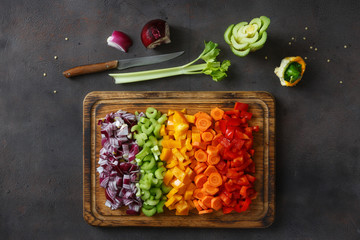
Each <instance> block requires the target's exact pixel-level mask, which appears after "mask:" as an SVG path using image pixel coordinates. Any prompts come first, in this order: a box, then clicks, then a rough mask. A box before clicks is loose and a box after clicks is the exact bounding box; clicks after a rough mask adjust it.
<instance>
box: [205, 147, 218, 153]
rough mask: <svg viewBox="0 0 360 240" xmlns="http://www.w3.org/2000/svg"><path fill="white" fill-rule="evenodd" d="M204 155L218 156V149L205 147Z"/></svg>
mask: <svg viewBox="0 0 360 240" xmlns="http://www.w3.org/2000/svg"><path fill="white" fill-rule="evenodd" d="M206 153H207V154H209V155H218V154H219V149H218V148H217V147H216V146H211V145H210V146H207V148H206Z"/></svg>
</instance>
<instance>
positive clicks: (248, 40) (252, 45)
mask: <svg viewBox="0 0 360 240" xmlns="http://www.w3.org/2000/svg"><path fill="white" fill-rule="evenodd" d="M269 24H270V19H269V18H268V17H265V16H261V17H260V18H254V19H252V20H251V22H250V23H247V22H240V23H238V24H236V25H235V24H231V25H230V26H229V27H228V28H227V29H226V31H225V33H224V39H225V41H226V43H227V44H229V46H230V48H231V50H232V52H233V53H234V54H235V55H237V56H239V57H245V56H246V55H248V54H249V52H254V51H256V50H259V49H261V48H262V47H263V46H264V44H265V42H266V39H267V33H266V29H267V28H268V27H269Z"/></svg>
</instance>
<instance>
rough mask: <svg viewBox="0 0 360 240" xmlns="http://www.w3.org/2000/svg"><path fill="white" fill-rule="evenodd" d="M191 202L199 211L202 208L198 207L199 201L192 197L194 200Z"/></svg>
mask: <svg viewBox="0 0 360 240" xmlns="http://www.w3.org/2000/svg"><path fill="white" fill-rule="evenodd" d="M193 203H194V205H195V208H196V209H197V210H198V211H199V212H200V211H202V210H203V209H202V207H200V205H199V202H198V200H197V199H194V200H193Z"/></svg>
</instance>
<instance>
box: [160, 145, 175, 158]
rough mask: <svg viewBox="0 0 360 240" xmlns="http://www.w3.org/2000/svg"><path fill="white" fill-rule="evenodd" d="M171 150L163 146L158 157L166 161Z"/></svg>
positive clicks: (169, 156)
mask: <svg viewBox="0 0 360 240" xmlns="http://www.w3.org/2000/svg"><path fill="white" fill-rule="evenodd" d="M171 154H172V151H171V150H170V148H163V149H162V151H161V154H160V159H161V160H162V161H167V160H169V159H170V158H171Z"/></svg>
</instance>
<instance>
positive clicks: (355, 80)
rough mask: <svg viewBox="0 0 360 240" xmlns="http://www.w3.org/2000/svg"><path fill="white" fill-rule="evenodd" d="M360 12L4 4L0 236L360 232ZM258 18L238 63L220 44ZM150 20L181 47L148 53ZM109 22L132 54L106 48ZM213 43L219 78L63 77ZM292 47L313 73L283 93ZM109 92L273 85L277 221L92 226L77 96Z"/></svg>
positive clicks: (188, 56) (313, 6)
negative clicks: (144, 38) (222, 73)
mask: <svg viewBox="0 0 360 240" xmlns="http://www.w3.org/2000/svg"><path fill="white" fill-rule="evenodd" d="M359 6H360V2H359V1H358V0H353V1H335V0H334V1H329V0H328V1H235V0H234V1H229V0H222V1H220V0H219V1H209V0H207V1H190V0H189V1H161V0H160V1H115V0H113V1H110V0H109V1H105V0H104V1H85V0H81V1H80V0H79V1H75V0H73V1H71V0H67V1H65V0H64V1H45V0H37V1H25V0H24V1H20V0H15V1H14V0H13V1H10V0H2V1H1V3H0V76H1V77H0V112H1V113H0V122H1V125H2V126H1V128H0V143H1V144H0V164H1V167H0V202H1V204H0V236H1V237H0V238H1V239H105V238H106V239H121V238H126V239H141V238H144V239H145V238H146V239H162V238H164V239H165V238H166V239H240V238H241V239H360V177H359V175H360V164H359V162H360V161H359V153H360V152H359V145H360V137H359V133H360V131H359V122H360V111H359V106H360V97H359V93H360V91H359V90H360V84H359V75H360V71H359V69H360V65H359V61H358V60H359V58H358V55H359V39H360V31H359V26H360V17H359V16H360V14H359V12H360V7H359ZM261 15H265V16H268V17H269V18H270V19H271V24H270V26H269V29H268V36H269V38H268V41H267V42H266V44H265V46H264V48H263V49H261V50H259V51H257V52H255V53H251V54H250V55H248V56H247V57H245V58H239V57H236V56H235V55H233V54H232V53H231V51H230V49H229V47H228V46H227V44H226V43H225V41H224V40H223V33H224V31H225V29H226V28H227V26H228V25H230V24H232V23H237V22H240V21H250V20H251V19H252V18H254V17H259V16H261ZM155 18H162V19H164V20H167V21H168V23H169V24H170V28H171V38H172V43H171V44H169V45H164V46H160V47H158V48H156V49H154V50H146V49H145V48H144V47H143V45H142V44H141V41H140V37H139V35H140V31H141V28H142V26H143V25H144V24H145V23H146V22H147V21H149V20H151V19H155ZM305 27H308V30H305ZM113 30H121V31H124V32H126V33H127V34H128V35H129V36H130V37H131V38H132V39H133V42H134V44H133V46H132V47H131V48H130V50H129V52H128V53H126V54H125V53H122V52H120V51H118V50H116V49H114V48H111V47H108V46H107V44H106V38H107V37H108V36H110V35H111V33H112V31H113ZM292 37H294V38H295V40H292ZM303 37H306V40H303ZM65 38H68V40H67V41H66V40H65ZM204 40H206V41H208V40H212V41H214V42H217V43H219V45H220V48H221V49H222V52H221V55H220V59H229V60H231V62H232V66H231V68H230V71H229V76H228V78H227V79H225V80H224V81H222V82H219V83H216V82H214V81H212V80H211V78H210V77H209V76H205V75H204V76H202V75H196V76H179V77H172V78H167V79H159V80H153V81H148V82H140V83H135V84H127V85H115V84H114V83H113V79H112V78H111V77H109V76H108V75H107V74H106V73H99V74H93V75H88V76H83V77H78V78H76V79H75V78H74V79H72V80H69V79H66V78H64V77H63V76H62V72H63V71H64V70H66V69H68V68H71V67H74V66H77V65H82V64H89V63H96V62H101V61H108V60H113V59H118V58H120V59H125V58H131V57H135V56H149V55H155V54H160V53H168V52H174V51H178V50H185V54H184V55H182V56H181V57H178V58H177V59H173V60H171V61H168V62H165V63H161V64H157V65H155V66H154V65H153V66H146V67H139V68H136V69H132V70H129V71H135V70H143V69H154V68H162V67H170V66H177V65H181V64H185V63H187V62H189V61H190V60H192V59H195V58H196V57H197V56H198V55H199V54H200V52H201V51H202V49H203V41H204ZM289 42H291V43H292V44H291V45H289ZM345 45H346V46H347V48H345V47H344V46H345ZM310 46H313V49H312V50H311V49H310ZM315 47H316V48H317V49H318V50H317V51H315V50H314V48H315ZM292 55H300V56H302V57H307V60H306V62H307V69H306V72H305V75H304V78H303V80H302V81H301V82H300V83H299V84H298V86H296V87H295V88H285V87H282V86H281V85H280V82H279V80H278V78H277V77H276V76H275V74H274V73H273V71H274V68H275V67H276V66H278V65H279V64H280V61H281V59H282V58H284V57H286V56H292ZM54 56H58V59H54ZM265 56H267V57H268V60H265ZM327 59H330V62H327ZM113 72H116V71H113ZM43 73H46V74H47V75H46V77H44V76H43ZM109 90H110V91H142V90H154V91H161V90H180V91H201V90H206V91H218V90H230V91H231V90H234V91H235V90H236V91H268V92H270V93H272V94H273V95H274V97H275V98H276V108H277V111H276V112H277V115H276V118H277V121H276V124H277V125H276V126H277V129H276V219H275V222H274V224H273V225H272V226H270V227H269V228H266V229H245V230H244V229H243V230H242V229H186V228H128V227H123V228H96V227H92V226H90V225H88V224H87V223H85V221H84V220H83V217H82V101H83V98H84V97H85V95H86V94H87V93H89V92H91V91H109ZM54 91H56V93H54Z"/></svg>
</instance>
